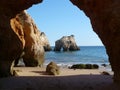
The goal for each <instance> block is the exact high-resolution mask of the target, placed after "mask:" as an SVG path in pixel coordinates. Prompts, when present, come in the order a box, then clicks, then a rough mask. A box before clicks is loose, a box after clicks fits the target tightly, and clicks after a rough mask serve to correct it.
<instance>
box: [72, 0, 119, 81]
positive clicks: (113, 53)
mask: <svg viewBox="0 0 120 90" xmlns="http://www.w3.org/2000/svg"><path fill="white" fill-rule="evenodd" d="M71 2H72V3H73V4H74V5H76V6H77V7H78V8H80V9H81V10H83V11H84V12H85V14H86V15H87V16H88V17H89V18H90V20H91V24H92V27H93V30H94V31H95V32H96V33H97V34H98V36H99V37H100V39H101V40H102V42H103V44H104V45H105V47H106V50H107V53H108V56H109V61H110V64H111V66H112V70H113V71H114V81H118V82H120V55H119V54H120V5H119V4H120V0H71Z"/></svg>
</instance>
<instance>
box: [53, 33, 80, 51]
mask: <svg viewBox="0 0 120 90" xmlns="http://www.w3.org/2000/svg"><path fill="white" fill-rule="evenodd" d="M62 48H63V51H75V50H80V48H79V47H78V46H77V44H76V42H75V39H74V35H71V36H63V37H62V38H61V39H59V40H57V41H56V42H55V48H54V51H61V49H62Z"/></svg>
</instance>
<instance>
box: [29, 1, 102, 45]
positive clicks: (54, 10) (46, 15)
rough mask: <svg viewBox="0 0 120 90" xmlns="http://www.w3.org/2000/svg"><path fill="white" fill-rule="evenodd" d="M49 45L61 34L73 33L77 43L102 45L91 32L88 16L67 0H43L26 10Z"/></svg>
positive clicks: (53, 43)
mask: <svg viewBox="0 0 120 90" xmlns="http://www.w3.org/2000/svg"><path fill="white" fill-rule="evenodd" d="M27 12H28V13H29V14H30V15H31V17H32V18H33V20H34V22H35V23H36V25H37V27H38V28H39V30H40V31H42V32H45V34H46V36H47V37H48V40H49V42H50V44H51V46H54V45H55V41H56V40H58V39H60V38H61V37H62V36H69V35H72V34H73V35H74V36H75V40H76V43H77V45H80V46H95V45H99V46H101V45H103V44H102V42H101V40H100V39H99V38H98V36H97V35H96V34H95V33H94V32H93V30H92V26H91V24H90V20H89V18H87V17H86V16H85V14H84V13H83V12H82V11H81V10H79V9H78V8H77V7H76V6H74V5H73V4H72V3H71V2H70V1H69V0H43V2H42V3H41V4H37V5H34V6H32V7H31V8H29V9H28V10H27Z"/></svg>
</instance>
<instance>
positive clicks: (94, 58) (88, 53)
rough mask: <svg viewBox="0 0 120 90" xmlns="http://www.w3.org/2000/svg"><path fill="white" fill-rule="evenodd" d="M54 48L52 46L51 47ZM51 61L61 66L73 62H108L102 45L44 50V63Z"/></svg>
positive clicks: (69, 64) (99, 63)
mask: <svg viewBox="0 0 120 90" xmlns="http://www.w3.org/2000/svg"><path fill="white" fill-rule="evenodd" d="M52 48H54V47H52ZM51 61H53V62H55V63H57V64H58V65H60V66H61V65H62V66H71V65H73V64H81V63H82V64H98V65H101V64H109V61H108V55H107V53H106V49H105V47H104V46H80V50H79V51H67V52H64V51H60V52H58V51H57V52H56V51H49V52H45V63H44V65H47V64H48V63H50V62H51Z"/></svg>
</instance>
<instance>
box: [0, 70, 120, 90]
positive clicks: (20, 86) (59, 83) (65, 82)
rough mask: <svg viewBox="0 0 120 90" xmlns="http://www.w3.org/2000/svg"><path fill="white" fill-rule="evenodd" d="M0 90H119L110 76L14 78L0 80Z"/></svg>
mask: <svg viewBox="0 0 120 90" xmlns="http://www.w3.org/2000/svg"><path fill="white" fill-rule="evenodd" d="M37 73H38V72H37ZM41 73H44V72H41ZM0 90H120V85H119V84H115V83H113V80H112V76H110V75H109V76H108V75H73V76H34V77H33V76H24V77H23V76H16V77H9V78H0Z"/></svg>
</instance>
